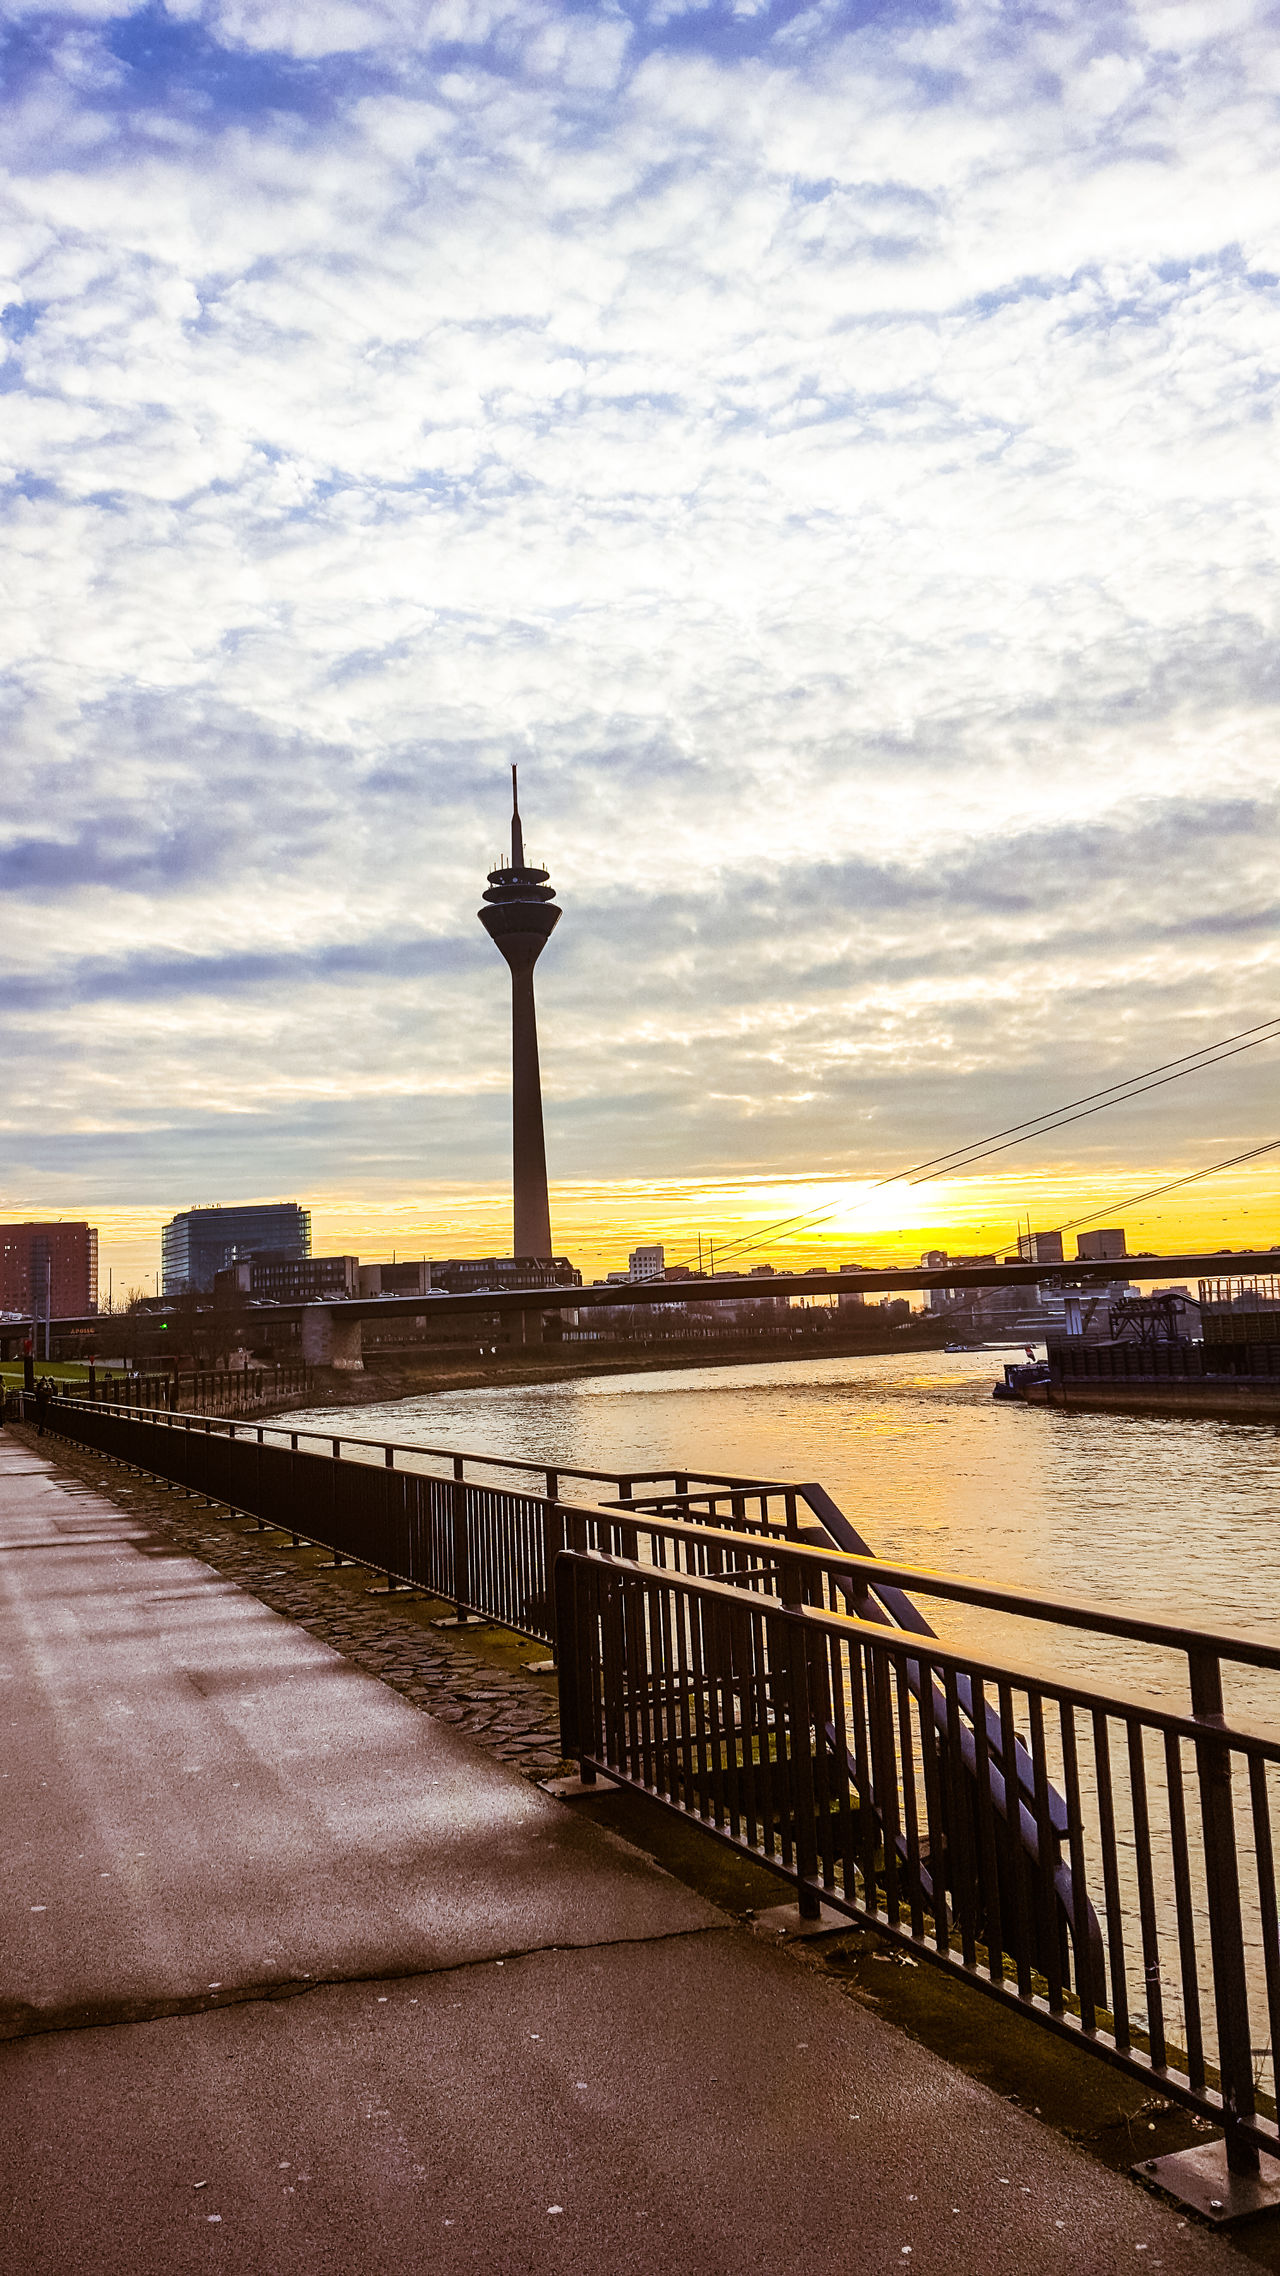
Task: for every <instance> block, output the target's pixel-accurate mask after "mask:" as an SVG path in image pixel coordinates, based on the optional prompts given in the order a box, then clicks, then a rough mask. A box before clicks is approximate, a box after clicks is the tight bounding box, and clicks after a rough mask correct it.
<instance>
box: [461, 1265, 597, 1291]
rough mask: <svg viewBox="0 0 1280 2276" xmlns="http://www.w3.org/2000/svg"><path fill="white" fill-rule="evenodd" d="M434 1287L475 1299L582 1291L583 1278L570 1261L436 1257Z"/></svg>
mask: <svg viewBox="0 0 1280 2276" xmlns="http://www.w3.org/2000/svg"><path fill="white" fill-rule="evenodd" d="M431 1286H432V1287H433V1288H442V1289H443V1290H444V1291H445V1294H446V1295H448V1296H475V1295H481V1294H486V1295H487V1294H489V1293H491V1292H495V1291H501V1290H506V1289H511V1288H581V1286H582V1274H581V1273H580V1272H579V1271H578V1269H577V1267H576V1266H575V1265H571V1264H570V1262H569V1259H568V1257H433V1258H432V1260H431Z"/></svg>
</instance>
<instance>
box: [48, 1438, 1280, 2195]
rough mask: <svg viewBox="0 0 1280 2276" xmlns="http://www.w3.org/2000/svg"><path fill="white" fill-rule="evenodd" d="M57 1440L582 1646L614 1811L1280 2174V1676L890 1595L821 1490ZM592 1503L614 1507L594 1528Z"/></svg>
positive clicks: (963, 1590) (1010, 1598)
mask: <svg viewBox="0 0 1280 2276" xmlns="http://www.w3.org/2000/svg"><path fill="white" fill-rule="evenodd" d="M47 1427H48V1428H49V1429H51V1430H52V1431H54V1432H55V1433H57V1432H60V1433H64V1434H65V1435H66V1436H67V1437H69V1438H71V1439H73V1440H76V1441H78V1442H79V1443H81V1444H85V1445H91V1446H93V1447H95V1448H96V1449H97V1450H98V1451H99V1452H101V1453H102V1454H104V1455H106V1456H108V1457H109V1458H112V1459H115V1460H118V1461H122V1462H126V1463H130V1464H133V1465H135V1466H136V1467H138V1468H140V1469H143V1470H146V1471H149V1472H151V1473H152V1474H153V1475H158V1476H161V1477H165V1478H168V1479H169V1480H170V1481H171V1482H172V1483H174V1484H175V1485H178V1486H180V1487H183V1488H185V1489H186V1490H187V1491H188V1492H193V1493H196V1494H200V1495H202V1496H203V1497H204V1498H205V1499H206V1500H208V1501H210V1502H221V1503H225V1504H226V1505H227V1506H228V1507H229V1508H230V1509H232V1510H233V1511H242V1512H245V1513H246V1514H248V1515H250V1516H252V1517H255V1518H256V1519H257V1520H258V1522H259V1524H260V1525H262V1526H264V1527H266V1526H270V1527H271V1528H273V1529H277V1530H280V1531H283V1532H288V1533H292V1534H293V1535H294V1537H295V1539H298V1540H309V1541H312V1542H315V1543H319V1544H322V1545H324V1546H326V1547H327V1548H329V1549H330V1550H331V1551H332V1553H333V1554H334V1556H335V1559H337V1560H338V1561H339V1562H340V1561H342V1560H343V1559H346V1558H349V1559H351V1560H352V1561H353V1562H356V1563H359V1564H362V1565H365V1566H370V1567H373V1568H375V1569H378V1570H381V1571H383V1572H385V1573H386V1574H387V1576H388V1580H389V1582H390V1583H391V1584H392V1585H396V1584H398V1583H400V1582H403V1583H405V1584H408V1585H413V1586H418V1587H421V1588H423V1589H424V1590H427V1591H429V1592H430V1594H431V1595H433V1596H435V1597H438V1598H442V1599H447V1600H448V1601H450V1602H452V1603H454V1604H455V1605H456V1606H457V1608H458V1611H459V1613H460V1614H463V1615H472V1616H478V1617H480V1618H482V1619H487V1620H493V1621H497V1622H499V1623H501V1624H502V1625H504V1626H506V1627H508V1628H511V1629H514V1630H516V1631H518V1632H520V1633H523V1634H525V1635H527V1636H530V1637H532V1638H535V1639H537V1640H538V1641H540V1642H543V1643H545V1644H548V1645H551V1646H553V1647H554V1648H555V1649H556V1651H557V1653H558V1657H559V1663H560V1684H561V1714H562V1729H563V1741H564V1747H565V1752H566V1755H568V1756H572V1757H576V1758H577V1759H578V1760H579V1762H580V1763H581V1766H582V1773H583V1777H584V1779H586V1780H588V1781H590V1780H592V1779H594V1778H595V1777H596V1776H597V1775H601V1774H602V1775H604V1776H606V1777H608V1778H610V1779H612V1780H614V1781H616V1782H618V1783H620V1784H624V1785H630V1786H635V1787H638V1788H640V1789H641V1790H643V1791H644V1792H645V1793H647V1794H649V1795H651V1796H652V1797H653V1798H654V1799H656V1800H657V1801H659V1802H660V1803H662V1804H664V1805H665V1806H667V1807H669V1808H671V1809H675V1810H678V1811H680V1812H682V1813H683V1814H684V1815H685V1816H687V1817H690V1818H692V1819H693V1820H695V1821H696V1822H697V1823H698V1824H699V1825H701V1826H703V1827H704V1828H705V1829H706V1830H707V1831H708V1832H709V1833H711V1834H713V1835H715V1836H716V1837H717V1838H719V1839H721V1840H724V1841H729V1842H732V1843H733V1844H735V1845H736V1846H737V1847H739V1848H742V1849H745V1850H747V1851H748V1852H749V1853H750V1854H751V1855H752V1856H753V1857H755V1858H757V1859H758V1860H759V1861H761V1862H763V1863H764V1864H766V1865H769V1866H771V1867H772V1868H773V1869H774V1870H775V1871H777V1872H779V1873H780V1874H782V1875H783V1876H785V1877H786V1878H788V1879H789V1880H791V1881H792V1882H793V1883H794V1884H795V1885H796V1887H797V1891H798V1894H799V1898H800V1903H801V1908H802V1910H806V1911H808V1912H810V1913H813V1912H814V1911H816V1910H818V1909H819V1908H820V1906H821V1904H822V1903H823V1902H825V1903H827V1904H829V1905H831V1906H833V1907H834V1908H835V1909H836V1910H837V1911H839V1912H843V1913H845V1914H847V1915H848V1916H849V1917H850V1918H851V1919H854V1920H864V1921H867V1922H870V1923H872V1924H874V1925H875V1926H876V1927H877V1928H878V1929H879V1930H881V1931H882V1932H883V1933H884V1934H886V1935H888V1936H890V1937H893V1938H895V1939H897V1940H898V1941H899V1942H900V1943H902V1944H904V1945H905V1946H907V1947H908V1948H909V1949H911V1950H912V1951H915V1952H919V1953H921V1954H923V1955H925V1956H926V1957H928V1958H929V1959H930V1960H932V1961H933V1962H935V1963H936V1964H938V1965H941V1966H944V1967H947V1968H950V1969H952V1970H954V1971H956V1972H958V1973H960V1974H962V1975H963V1976H964V1977H965V1978H966V1979H967V1980H969V1981H972V1982H976V1983H979V1984H981V1985H982V1987H983V1989H984V1990H986V1991H987V1992H988V1993H990V1994H992V1995H993V1996H996V1997H998V1998H1002V1999H1004V2000H1006V2001H1008V2002H1011V2003H1014V2004H1016V2005H1018V2006H1019V2007H1020V2008H1021V2009H1022V2010H1023V2011H1024V2012H1027V2013H1030V2014H1033V2015H1034V2016H1036V2017H1037V2018H1038V2019H1040V2020H1041V2021H1043V2022H1045V2023H1047V2024H1048V2025H1049V2026H1050V2027H1051V2028H1053V2029H1055V2030H1057V2031H1059V2032H1063V2033H1066V2034H1068V2035H1070V2036H1071V2037H1072V2038H1074V2039H1075V2040H1076V2041H1078V2042H1079V2043H1082V2044H1085V2045H1087V2046H1090V2047H1092V2048H1094V2049H1095V2050H1097V2051H1098V2052H1100V2053H1102V2054H1104V2055H1106V2056H1107V2057H1108V2058H1109V2059H1110V2060H1111V2061H1112V2062H1115V2063H1118V2064H1120V2065H1121V2067H1123V2068H1124V2069H1126V2070H1128V2071H1130V2072H1133V2073H1135V2074H1137V2075H1139V2076H1141V2077H1144V2078H1147V2079H1149V2080H1151V2081H1153V2082H1154V2083H1156V2084H1157V2085H1158V2086H1159V2087H1160V2088H1161V2090H1162V2091H1163V2092H1164V2093H1166V2094H1167V2095H1169V2096H1170V2097H1171V2098H1172V2099H1176V2100H1181V2101H1183V2102H1184V2103H1187V2104H1189V2105H1190V2106H1191V2107H1193V2108H1194V2109H1196V2110H1198V2111H1200V2112H1202V2113H1203V2114H1204V2115H1206V2116H1207V2117H1209V2118H1211V2119H1213V2120H1215V2121H1218V2122H1222V2123H1224V2124H1225V2126H1226V2130H1227V2137H1228V2151H1229V2156H1230V2159H1231V2162H1232V2164H1233V2166H1235V2167H1236V2168H1237V2169H1239V2170H1245V2169H1247V2168H1248V2167H1249V2166H1250V2163H1251V2161H1252V2162H1254V2163H1256V2158H1257V2151H1258V2147H1259V2146H1262V2147H1264V2148H1266V2149H1269V2150H1272V2151H1275V2150H1277V2149H1280V2129H1278V2128H1277V2123H1276V2103H1275V2097H1276V2066H1275V2056H1274V2048H1275V2045H1276V2037H1275V2033H1276V2029H1277V2026H1280V1927H1278V1923H1277V1902H1276V1867H1275V1860H1274V1850H1273V1841H1272V1832H1271V1824H1272V1812H1273V1810H1274V1809H1275V1807H1276V1806H1277V1803H1278V1802H1280V1795H1278V1794H1277V1791H1276V1785H1277V1777H1278V1776H1280V1735H1275V1734H1273V1733H1272V1732H1271V1731H1269V1730H1268V1729H1267V1728H1266V1727H1264V1726H1261V1725H1259V1726H1257V1727H1254V1722H1253V1718H1252V1711H1250V1713H1241V1712H1240V1711H1239V1707H1238V1705H1237V1704H1236V1702H1237V1695H1239V1694H1240V1693H1241V1690H1242V1686H1247V1685H1249V1684H1251V1685H1252V1686H1253V1689H1254V1691H1255V1692H1256V1691H1257V1690H1258V1688H1259V1686H1260V1685H1261V1686H1263V1687H1265V1688H1266V1689H1267V1690H1268V1692H1269V1693H1270V1694H1271V1695H1272V1697H1274V1696H1275V1694H1276V1686H1275V1678H1276V1677H1277V1675H1280V1644H1276V1643H1273V1642H1272V1641H1271V1640H1269V1639H1266V1638H1257V1637H1251V1636H1245V1635H1237V1634H1223V1633H1219V1632H1217V1631H1215V1630H1211V1629H1207V1628H1200V1627H1194V1626H1189V1625H1186V1624H1178V1623H1175V1622H1170V1621H1167V1620H1163V1619H1154V1618H1150V1617H1148V1616H1146V1615H1145V1614H1141V1613H1134V1612H1127V1611H1124V1610H1118V1609H1106V1608H1101V1607H1097V1606H1093V1605H1088V1604H1081V1603H1072V1602H1068V1601H1065V1600H1061V1599H1050V1598H1047V1597H1042V1596H1037V1595H1034V1594H1032V1593H1030V1592H1027V1591H1023V1590H1017V1589H1010V1588H1005V1587H1002V1586H999V1585H997V1584H994V1583H983V1582H975V1581H971V1580H968V1579H964V1578H959V1577H954V1576H948V1575H944V1574H938V1573H932V1572H925V1571H921V1570H920V1569H918V1568H915V1567H912V1566H907V1565H895V1564H892V1563H890V1562H888V1561H886V1560H883V1559H878V1558H875V1557H873V1556H872V1555H871V1554H870V1553H869V1551H867V1549H866V1545H865V1543H863V1542H862V1541H861V1540H860V1538H859V1536H858V1535H857V1534H856V1533H855V1532H854V1530H853V1528H852V1527H851V1526H850V1525H849V1524H848V1521H847V1520H846V1519H845V1518H844V1517H843V1516H842V1513H841V1512H840V1511H839V1510H838V1509H837V1508H836V1506H835V1504H834V1503H833V1502H831V1500H830V1498H829V1497H828V1496H827V1495H826V1494H824V1492H823V1490H822V1489H821V1487H819V1486H817V1485H814V1484H809V1485H785V1484H778V1483H776V1482H772V1481H763V1480H749V1479H743V1478H711V1477H708V1476H706V1475H705V1474H704V1475H698V1474H697V1473H671V1472H667V1473H663V1474H661V1475H660V1476H654V1475H652V1474H651V1475H649V1476H647V1477H645V1478H640V1477H638V1476H637V1475H635V1474H626V1475H619V1474H617V1473H614V1472H601V1471H588V1470H579V1469H574V1470H568V1469H566V1470H564V1471H557V1470H551V1469H547V1468H545V1467H544V1466H543V1465H541V1464H535V1463H525V1462H518V1461H514V1460H512V1459H510V1458H508V1457H506V1456H496V1455H475V1454H469V1453H460V1452H457V1451H456V1450H452V1449H442V1448H435V1449H425V1448H418V1447H398V1446H395V1445H391V1444H388V1443H386V1442H383V1441H380V1440H374V1441H371V1440H366V1439H359V1440H351V1439H348V1438H346V1437H342V1436H338V1435H337V1434H334V1435H332V1436H330V1435H329V1434H325V1435H323V1436H322V1435H321V1434H320V1433H318V1432H311V1431H307V1430H294V1429H290V1428H289V1427H288V1426H287V1425H276V1426H272V1425H270V1424H258V1425H256V1426H255V1425H252V1424H244V1423H241V1424H239V1425H237V1424H235V1423H234V1422H227V1421H222V1420H216V1419H214V1418H208V1417H206V1418H200V1417H188V1416H173V1415H169V1414H164V1413H161V1414H154V1415H150V1416H146V1415H139V1414H137V1413H136V1412H133V1411H127V1410H124V1409H120V1408H112V1407H105V1406H101V1405H98V1406H90V1405H88V1404H87V1403H84V1402H78V1401H73V1400H67V1399H57V1400H55V1401H53V1402H51V1404H50V1406H49V1408H48V1410H47ZM304 1441H305V1442H306V1443H303V1442H304ZM322 1447H323V1448H324V1449H325V1451H323V1452H322V1451H320V1448H322ZM431 1462H434V1463H437V1464H440V1465H442V1468H441V1469H439V1470H434V1471H433V1470H430V1469H426V1468H424V1467H422V1466H421V1465H423V1464H425V1463H431ZM473 1469H479V1470H480V1472H481V1473H482V1474H481V1476H480V1477H475V1476H469V1475H468V1474H467V1473H468V1471H471V1470H473ZM504 1472H505V1473H508V1474H510V1475H512V1476H514V1477H515V1478H516V1479H517V1480H519V1481H520V1482H519V1483H518V1484H516V1485H515V1486H512V1485H510V1484H508V1483H506V1482H504V1481H503V1478H502V1473H504ZM566 1479H573V1480H576V1481H578V1482H580V1483H585V1484H589V1485H593V1486H597V1487H602V1486H605V1487H608V1488H610V1489H612V1494H611V1497H610V1499H609V1500H608V1501H606V1499H605V1497H604V1496H603V1495H602V1496H600V1497H599V1498H598V1499H597V1500H596V1501H595V1502H594V1503H590V1504H588V1503H583V1502H575V1501H568V1500H565V1499H564V1498H562V1494H561V1486H562V1484H563V1482H564V1480H566ZM525 1480H528V1481H529V1482H530V1483H529V1486H526V1484H525V1483H524V1481H525ZM534 1480H536V1481H537V1484H538V1485H539V1486H540V1487H541V1488H542V1491H536V1490H530V1489H531V1487H532V1483H533V1481H534ZM806 1536H807V1537H808V1538H807V1539H806ZM833 1536H834V1537H835V1538H837V1539H838V1540H841V1541H843V1542H845V1543H851V1544H854V1545H855V1548H854V1549H853V1550H851V1549H850V1548H848V1547H833V1546H832V1545H831V1542H832V1537H833ZM919 1597H928V1598H934V1599H937V1600H939V1601H941V1602H943V1603H944V1604H950V1605H951V1606H953V1607H956V1608H957V1609H960V1608H963V1609H964V1611H965V1613H966V1615H968V1614H982V1615H984V1616H988V1617H992V1618H994V1617H1007V1618H1008V1620H1009V1621H1010V1623H1011V1626H1012V1624H1013V1623H1016V1622H1022V1623H1026V1622H1032V1623H1034V1624H1035V1627H1036V1630H1037V1631H1038V1633H1039V1635H1040V1637H1041V1638H1042V1639H1043V1638H1046V1637H1051V1636H1052V1635H1054V1634H1055V1633H1056V1634H1057V1635H1058V1636H1059V1637H1060V1638H1062V1639H1063V1640H1064V1642H1065V1643H1066V1644H1067V1645H1068V1646H1069V1649H1068V1650H1067V1651H1066V1652H1065V1653H1064V1655H1063V1656H1064V1657H1065V1659H1066V1664H1067V1666H1068V1668H1069V1669H1070V1670H1071V1671H1072V1674H1071V1675H1069V1676H1066V1677H1063V1676H1060V1675H1059V1674H1057V1673H1055V1672H1049V1673H1046V1672H1045V1671H1044V1670H1043V1669H1039V1670H1037V1669H1033V1668H1030V1667H1028V1666H1026V1665H1025V1664H1024V1663H1023V1647H1022V1642H1021V1639H1022V1637H1024V1636H1025V1633H1026V1631H1025V1628H1023V1629H1021V1630H1015V1631H1013V1632H1014V1634H1015V1636H1016V1639H1017V1640H1016V1641H1015V1643H1014V1644H1013V1645H1012V1646H1011V1649H1010V1652H1009V1653H1008V1655H1006V1656H1004V1657H1000V1656H997V1655H995V1654H993V1653H992V1652H990V1651H988V1650H984V1651H982V1652H975V1651H972V1650H965V1649H959V1648H956V1647H955V1646H953V1645H951V1644H948V1643H946V1642H944V1641H943V1640H941V1639H940V1638H939V1637H937V1636H936V1635H935V1634H934V1632H933V1630H932V1629H931V1628H930V1626H929V1624H928V1622H927V1620H926V1619H925V1617H924V1615H923V1614H922V1613H921V1611H920V1610H919V1606H918V1603H917V1601H916V1600H917V1598H919ZM1091 1637H1092V1638H1101V1637H1106V1638H1110V1639H1119V1640H1120V1641H1121V1642H1122V1643H1123V1644H1124V1646H1125V1647H1126V1659H1127V1662H1128V1663H1129V1665H1128V1667H1127V1669H1126V1673H1127V1674H1129V1673H1132V1674H1133V1675H1134V1677H1135V1680H1136V1679H1137V1677H1138V1675H1139V1673H1140V1672H1141V1671H1142V1669H1143V1667H1144V1662H1145V1664H1146V1666H1147V1668H1148V1672H1149V1673H1152V1674H1154V1673H1155V1672H1157V1670H1156V1668H1155V1666H1154V1664H1152V1663H1154V1662H1155V1661H1157V1660H1158V1661H1159V1662H1160V1668H1159V1671H1158V1672H1159V1673H1160V1675H1161V1681H1162V1685H1163V1689H1162V1690H1161V1692H1160V1694H1159V1696H1158V1697H1157V1696H1155V1695H1154V1694H1152V1693H1149V1692H1148V1693H1143V1694H1139V1692H1138V1691H1137V1690H1134V1691H1132V1692H1130V1691H1125V1690H1123V1689H1120V1688H1117V1687H1115V1686H1113V1685H1111V1684H1110V1683H1109V1682H1107V1681H1105V1680H1101V1681H1098V1682H1090V1681H1086V1680H1078V1679H1076V1675H1075V1671H1077V1670H1078V1669H1079V1668H1080V1666H1081V1665H1082V1664H1085V1662H1086V1660H1087V1650H1086V1648H1085V1647H1086V1646H1087V1641H1088V1639H1089V1638H1091ZM1170 1665H1172V1677H1171V1676H1170ZM1141 1679H1142V1680H1143V1681H1146V1680H1147V1675H1146V1674H1142V1677H1141ZM1171 1682H1172V1688H1171V1687H1170V1686H1171ZM1224 1683H1225V1687H1226V1689H1225V1694H1224ZM1226 1695H1229V1696H1230V1698H1231V1701H1232V1705H1233V1712H1232V1713H1230V1714H1228V1712H1227V1707H1226V1704H1225V1696H1226ZM1253 1704H1254V1705H1256V1704H1257V1702H1256V1700H1255V1701H1254V1702H1253ZM1263 1704H1264V1706H1266V1705H1269V1701H1268V1702H1264V1703H1263ZM1277 1722H1278V1723H1280V1718H1277ZM1237 1811H1239V1823H1237Z"/></svg>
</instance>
